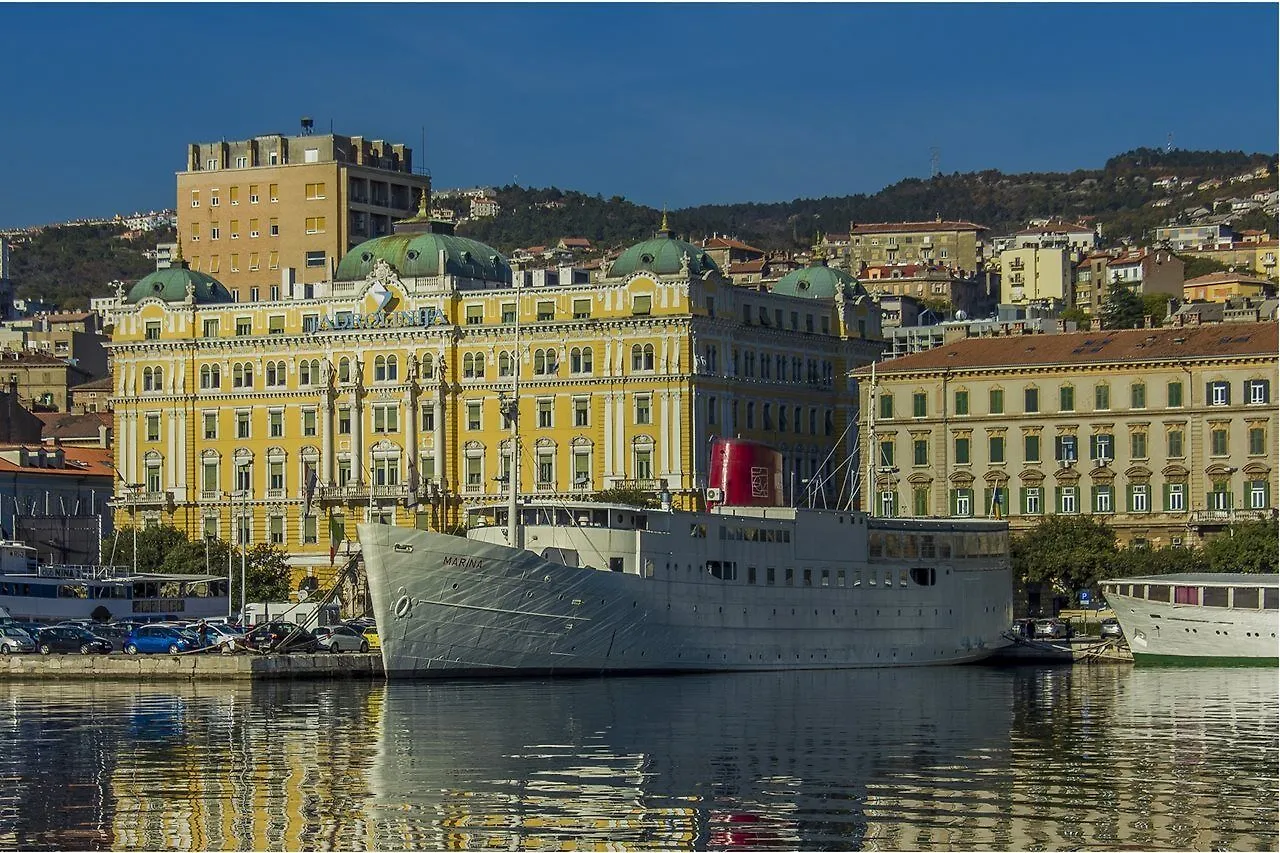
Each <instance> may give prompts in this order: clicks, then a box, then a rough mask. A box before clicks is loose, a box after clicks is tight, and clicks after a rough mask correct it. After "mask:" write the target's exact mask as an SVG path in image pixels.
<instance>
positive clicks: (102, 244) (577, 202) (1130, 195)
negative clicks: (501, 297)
mask: <svg viewBox="0 0 1280 853" xmlns="http://www.w3.org/2000/svg"><path fill="white" fill-rule="evenodd" d="M1276 159H1277V158H1276V155H1275V154H1245V153H1244V152H1240V151H1179V150H1174V151H1163V150H1160V149H1154V148H1139V149H1136V150H1134V151H1128V152H1126V153H1124V154H1120V155H1118V156H1116V157H1112V158H1111V159H1110V160H1108V161H1107V162H1106V164H1105V165H1104V166H1103V167H1102V168H1101V169H1094V170H1077V171H1074V172H1069V173H1059V172H1029V173H1024V174H1016V175H1006V174H1004V173H1002V172H999V171H995V170H989V171H984V172H968V173H963V174H961V173H954V174H951V175H939V176H937V177H934V178H928V179H921V178H907V179H904V180H902V181H899V182H898V183H896V184H894V185H892V186H889V187H886V188H884V189H883V190H880V191H879V192H877V193H874V194H871V195H866V194H860V195H852V196H842V197H827V198H820V199H796V200H794V201H789V202H774V203H767V204H766V203H756V202H745V203H742V204H718V205H701V206H697V207H689V208H684V209H680V210H673V211H671V212H670V216H669V221H670V224H671V227H672V228H673V229H675V230H676V232H677V233H678V234H679V235H681V236H682V237H684V238H686V239H692V240H698V239H701V238H703V237H709V236H711V235H712V234H716V233H719V234H730V235H733V236H736V237H738V238H739V239H741V240H744V241H746V242H748V243H751V244H753V245H755V246H758V247H760V248H762V249H768V250H783V249H801V248H805V247H808V246H809V245H811V243H812V241H813V236H814V234H815V232H818V231H821V232H823V233H833V234H839V233H847V232H848V229H849V223H850V222H901V221H920V220H929V219H934V218H935V217H938V216H941V217H942V218H944V219H951V220H969V221H972V222H976V223H978V224H980V225H984V226H986V227H987V228H988V229H990V232H989V233H990V235H991V236H998V235H1001V234H1008V233H1012V232H1013V231H1016V230H1018V229H1020V228H1023V227H1025V225H1026V223H1027V220H1029V219H1031V218H1034V217H1060V218H1062V219H1066V220H1069V221H1072V220H1077V219H1079V218H1081V217H1090V216H1091V217H1096V220H1097V221H1098V222H1100V223H1101V225H1102V228H1103V238H1104V240H1105V242H1106V243H1107V244H1111V245H1114V244H1116V243H1118V242H1120V241H1121V240H1122V239H1130V240H1133V241H1135V242H1142V241H1143V239H1144V236H1147V235H1149V232H1150V231H1151V229H1153V228H1155V227H1156V226H1157V225H1160V224H1162V223H1164V222H1165V221H1166V220H1167V219H1169V218H1170V217H1172V216H1175V215H1176V214H1177V212H1178V211H1181V210H1183V209H1185V208H1189V207H1193V206H1196V205H1203V206H1205V207H1207V208H1209V209H1210V210H1212V209H1213V202H1214V201H1215V200H1216V199H1221V198H1226V197H1242V196H1248V195H1250V194H1252V193H1254V192H1257V191H1258V190H1261V189H1268V190H1269V189H1274V188H1275V174H1276V165H1277V164H1276ZM1259 166H1267V167H1268V168H1269V169H1270V171H1271V176H1270V177H1267V178H1261V179H1258V180H1254V181H1248V182H1239V183H1235V184H1226V183H1225V181H1227V180H1229V179H1230V178H1232V177H1234V176H1237V175H1241V174H1244V173H1247V172H1249V171H1251V170H1253V169H1255V168H1257V167H1259ZM1169 175H1173V176H1177V177H1179V178H1188V179H1190V178H1194V179H1195V180H1196V183H1199V182H1201V181H1205V180H1208V179H1211V178H1217V179H1220V180H1223V181H1224V184H1223V186H1221V187H1219V188H1217V189H1208V190H1204V191H1197V190H1196V189H1195V186H1194V185H1192V186H1190V187H1187V188H1184V189H1182V190H1176V191H1170V190H1167V189H1164V188H1160V187H1153V186H1152V184H1153V182H1155V181H1157V180H1159V179H1160V178H1162V177H1165V176H1169ZM1170 197H1171V198H1172V199H1173V201H1172V202H1171V203H1170V204H1169V205H1168V206H1166V207H1159V208H1157V207H1152V206H1151V203H1152V202H1154V201H1156V200H1159V199H1162V198H1170ZM497 198H498V201H499V203H500V204H501V207H502V212H501V213H500V214H499V215H498V216H496V217H494V218H493V219H482V220H475V221H470V222H465V223H463V224H462V225H461V226H460V228H459V233H460V234H463V235H465V236H468V237H473V238H475V239H477V240H480V241H482V242H484V243H487V244H489V245H491V246H493V247H495V248H497V249H498V250H499V251H501V252H504V253H506V254H511V253H512V252H513V251H514V250H516V249H520V248H528V247H531V246H554V245H555V244H556V242H557V241H559V240H560V238H562V237H586V238H588V239H590V240H591V241H592V243H593V244H594V245H595V246H596V247H597V249H605V250H608V249H620V248H622V247H624V246H627V245H630V244H632V243H635V242H638V241H640V240H644V239H647V238H649V237H651V236H653V233H654V231H655V230H656V229H657V227H658V223H659V221H660V220H661V216H662V214H661V211H659V210H656V209H654V208H651V207H646V206H644V205H638V204H635V203H634V202H631V201H628V200H626V199H625V198H622V197H621V196H613V197H612V198H608V199H606V198H604V197H603V196H601V195H594V196H592V195H587V194H585V193H580V192H575V191H572V190H561V189H557V188H555V187H551V188H547V189H536V188H531V187H519V186H505V187H502V188H500V189H498V190H497ZM1235 227H1236V228H1238V229H1239V228H1262V229H1269V230H1272V231H1274V230H1275V222H1274V221H1273V220H1272V219H1270V218H1268V217H1266V216H1264V215H1262V214H1260V213H1255V214H1250V215H1249V216H1247V217H1244V218H1242V219H1239V220H1237V221H1236V222H1235ZM123 231H124V229H123V228H122V227H121V226H113V225H75V226H61V227H55V228H48V229H45V230H44V231H42V232H40V233H38V234H36V235H34V236H33V237H32V238H30V240H28V241H27V242H25V243H23V244H18V245H15V246H14V247H13V251H12V262H13V263H12V267H13V271H12V277H13V281H14V284H15V286H16V288H17V293H18V295H19V296H23V297H39V298H42V299H47V300H51V301H55V302H57V303H58V304H59V305H60V306H62V307H63V308H69V309H71V308H84V307H87V306H88V303H89V297H90V296H106V295H109V289H108V287H107V283H108V282H109V281H111V280H113V279H122V280H125V281H132V280H136V279H138V278H140V277H141V276H143V275H146V274H147V273H148V272H150V271H151V270H152V269H154V265H153V264H152V262H151V261H149V260H147V259H146V258H145V257H143V254H142V253H143V251H144V250H146V249H150V248H153V247H154V246H155V244H156V243H159V242H170V241H172V240H173V239H174V234H173V230H172V229H163V230H160V231H153V232H150V233H149V234H147V235H145V236H143V237H141V238H138V239H135V240H125V239H122V237H121V236H120V235H121V234H123Z"/></svg>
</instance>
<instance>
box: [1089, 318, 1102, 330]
mask: <svg viewBox="0 0 1280 853" xmlns="http://www.w3.org/2000/svg"><path fill="white" fill-rule="evenodd" d="M1089 331H1091V332H1101V331H1102V318H1101V317H1090V318H1089Z"/></svg>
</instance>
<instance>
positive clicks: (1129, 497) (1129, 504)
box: [1124, 483, 1133, 512]
mask: <svg viewBox="0 0 1280 853" xmlns="http://www.w3.org/2000/svg"><path fill="white" fill-rule="evenodd" d="M1124 493H1125V494H1124V507H1125V509H1126V510H1127V511H1128V512H1133V484H1132V483H1130V484H1129V485H1127V486H1125V487H1124Z"/></svg>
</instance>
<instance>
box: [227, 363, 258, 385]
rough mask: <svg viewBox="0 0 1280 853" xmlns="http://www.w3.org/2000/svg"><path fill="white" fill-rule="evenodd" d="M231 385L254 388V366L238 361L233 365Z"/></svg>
mask: <svg viewBox="0 0 1280 853" xmlns="http://www.w3.org/2000/svg"><path fill="white" fill-rule="evenodd" d="M231 387H233V388H252V387H253V367H252V366H251V365H248V364H241V363H239V362H237V363H236V364H233V365H232V366H231Z"/></svg>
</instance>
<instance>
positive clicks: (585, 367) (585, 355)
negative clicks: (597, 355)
mask: <svg viewBox="0 0 1280 853" xmlns="http://www.w3.org/2000/svg"><path fill="white" fill-rule="evenodd" d="M591 368H592V365H591V347H583V348H582V372H583V373H590V372H591Z"/></svg>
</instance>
